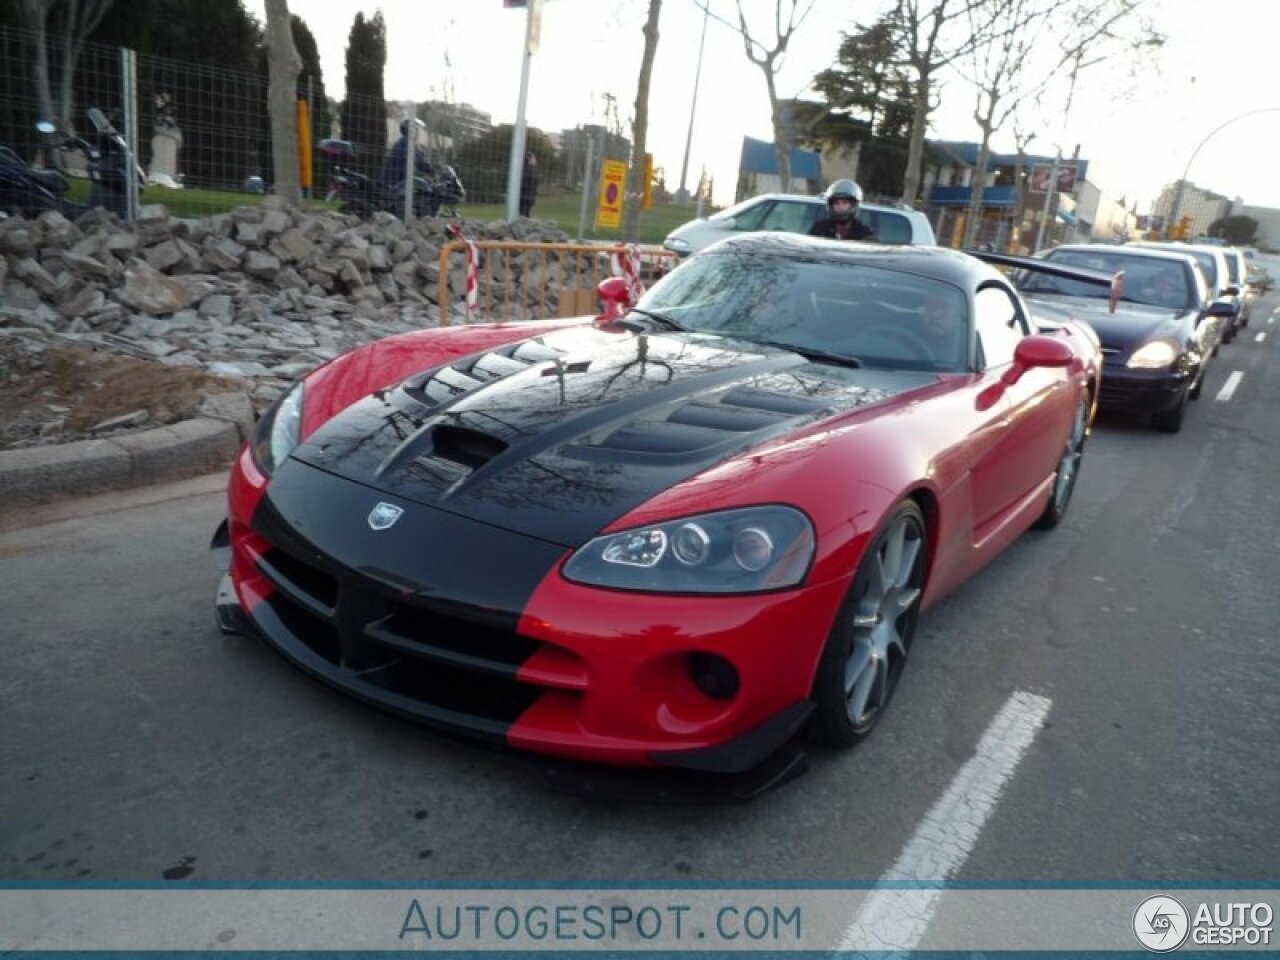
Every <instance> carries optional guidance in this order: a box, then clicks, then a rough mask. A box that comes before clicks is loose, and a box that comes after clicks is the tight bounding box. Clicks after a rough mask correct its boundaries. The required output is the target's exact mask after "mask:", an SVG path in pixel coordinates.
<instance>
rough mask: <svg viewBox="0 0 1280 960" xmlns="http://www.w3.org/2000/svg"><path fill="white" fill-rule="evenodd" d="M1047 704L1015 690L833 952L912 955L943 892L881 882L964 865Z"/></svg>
mask: <svg viewBox="0 0 1280 960" xmlns="http://www.w3.org/2000/svg"><path fill="white" fill-rule="evenodd" d="M1052 703H1053V702H1052V701H1051V700H1049V699H1047V698H1045V697H1038V696H1036V695H1035V694H1032V693H1024V692H1023V691H1021V690H1019V691H1017V692H1015V693H1014V694H1013V696H1011V697H1010V698H1009V699H1008V700H1007V701H1005V705H1004V706H1003V707H1001V709H1000V712H999V713H998V714H996V716H995V719H994V720H992V721H991V724H990V726H988V727H987V729H986V732H985V733H983V735H982V739H981V740H979V741H978V746H977V749H976V751H975V752H974V755H973V756H972V757H970V758H969V760H968V761H966V762H965V765H964V766H962V767H961V768H960V770H959V771H958V772H957V773H956V775H955V777H954V779H952V781H951V785H950V786H949V787H947V790H946V792H945V793H944V794H943V795H942V796H941V797H940V798H939V799H938V801H937V803H935V804H934V805H933V806H932V807H931V808H930V809H929V812H928V813H926V814H925V815H924V819H923V820H922V821H921V822H920V825H919V826H918V827H916V830H915V833H913V834H912V835H911V839H910V840H909V841H908V843H907V845H906V846H905V847H904V848H903V849H902V853H901V854H900V855H899V856H898V859H897V860H896V861H895V862H894V864H893V866H892V867H890V868H889V870H888V871H887V872H886V873H885V875H884V876H883V877H881V878H880V883H881V885H882V886H881V887H878V888H877V889H875V890H872V891H871V893H870V894H869V895H868V896H867V899H866V900H864V901H863V903H862V906H861V907H859V909H858V912H857V914H855V915H854V918H853V921H852V922H851V923H850V924H849V926H848V927H847V928H845V931H844V934H843V935H842V936H841V938H840V945H839V947H838V949H839V950H840V951H843V952H848V951H858V952H862V951H880V950H913V949H915V947H916V945H917V944H918V943H919V942H920V940H921V938H923V937H924V934H925V931H926V930H928V928H929V921H930V920H931V919H932V918H933V912H934V910H935V909H936V908H937V903H938V899H939V897H941V895H942V890H940V889H938V888H936V887H934V888H928V889H896V890H895V889H885V888H884V886H883V885H885V884H895V883H898V884H912V883H921V882H928V883H938V882H940V881H943V880H949V879H951V878H952V877H954V876H955V875H956V873H957V872H959V870H960V868H961V867H962V866H964V862H965V861H966V860H967V859H968V858H969V854H970V852H971V851H972V850H973V847H974V845H975V844H976V843H977V842H978V836H979V835H980V834H981V833H982V828H983V826H984V825H985V824H986V822H987V819H988V818H989V817H990V816H991V814H992V812H993V811H994V810H995V808H996V804H997V803H998V802H999V800H1000V794H1001V793H1003V792H1004V788H1005V787H1006V786H1007V785H1008V783H1009V781H1010V779H1012V777H1013V774H1014V771H1015V770H1017V768H1018V764H1019V763H1020V762H1021V760H1022V758H1023V756H1024V755H1025V754H1026V752H1027V749H1028V748H1029V747H1030V746H1031V743H1032V741H1033V740H1035V736H1036V731H1038V730H1039V729H1040V727H1041V725H1042V724H1043V723H1044V718H1045V717H1046V716H1047V715H1048V713H1049V707H1050V706H1052Z"/></svg>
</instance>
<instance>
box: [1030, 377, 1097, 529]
mask: <svg viewBox="0 0 1280 960" xmlns="http://www.w3.org/2000/svg"><path fill="white" fill-rule="evenodd" d="M1088 434H1089V397H1088V395H1087V394H1086V395H1085V396H1083V397H1081V398H1080V403H1079V404H1078V405H1077V406H1076V415H1075V417H1073V418H1072V420H1071V432H1070V433H1068V434H1067V445H1066V447H1065V448H1064V449H1063V451H1062V457H1061V458H1060V459H1059V460H1058V469H1057V470H1055V471H1054V474H1053V491H1052V492H1051V493H1050V494H1049V502H1048V503H1047V504H1045V507H1044V513H1042V514H1040V516H1039V518H1038V519H1037V520H1036V522H1035V526H1036V527H1037V528H1039V529H1041V530H1052V529H1053V528H1054V527H1056V526H1057V525H1058V524H1060V523H1061V522H1062V518H1063V517H1065V516H1066V515H1067V506H1068V505H1069V504H1070V503H1071V494H1072V493H1074V492H1075V489H1076V477H1077V476H1078V475H1079V473H1080V461H1081V459H1082V458H1083V457H1084V441H1085V438H1086V437H1087V436H1088Z"/></svg>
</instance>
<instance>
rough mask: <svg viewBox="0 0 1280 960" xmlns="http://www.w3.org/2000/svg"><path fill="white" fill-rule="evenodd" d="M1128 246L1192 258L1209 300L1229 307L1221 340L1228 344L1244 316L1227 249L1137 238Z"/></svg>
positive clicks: (1239, 287)
mask: <svg viewBox="0 0 1280 960" xmlns="http://www.w3.org/2000/svg"><path fill="white" fill-rule="evenodd" d="M1127 246H1132V247H1146V248H1149V249H1152V250H1168V251H1170V252H1171V253H1181V254H1185V255H1186V256H1189V257H1191V258H1192V259H1194V260H1195V262H1196V263H1197V264H1198V265H1199V266H1200V269H1201V270H1202V271H1203V272H1204V279H1205V282H1206V283H1207V284H1208V286H1209V299H1210V300H1221V301H1222V302H1223V303H1225V304H1227V305H1228V306H1230V308H1231V310H1230V312H1229V313H1224V314H1222V316H1223V317H1224V320H1223V324H1222V326H1223V329H1222V342H1223V343H1231V341H1233V340H1235V338H1236V334H1237V333H1239V332H1240V328H1241V327H1243V326H1244V319H1243V313H1242V308H1243V304H1242V302H1241V293H1242V290H1243V287H1242V285H1241V284H1239V283H1238V282H1236V281H1235V280H1233V279H1232V277H1231V266H1230V263H1229V262H1228V260H1227V248H1226V247H1219V246H1214V245H1211V244H1196V243H1178V242H1176V241H1174V242H1168V243H1166V242H1163V241H1154V240H1151V241H1148V240H1142V241H1137V242H1134V243H1131V244H1127Z"/></svg>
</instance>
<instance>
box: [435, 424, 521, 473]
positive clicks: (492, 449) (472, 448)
mask: <svg viewBox="0 0 1280 960" xmlns="http://www.w3.org/2000/svg"><path fill="white" fill-rule="evenodd" d="M506 449H507V445H506V443H505V442H503V441H502V440H499V439H498V438H497V437H492V436H490V435H489V434H487V433H481V432H480V431H479V430H468V429H467V428H466V427H454V426H449V425H447V424H440V425H438V426H436V427H434V428H433V429H432V431H431V453H430V454H429V456H432V457H436V458H438V459H440V460H448V461H450V462H452V463H457V464H461V465H462V466H464V467H469V468H471V469H472V470H476V469H479V468H480V467H482V466H484V465H485V464H486V463H488V462H489V461H490V460H492V459H493V458H494V457H496V456H498V455H499V454H501V453H502V452H503V451H504V450H506Z"/></svg>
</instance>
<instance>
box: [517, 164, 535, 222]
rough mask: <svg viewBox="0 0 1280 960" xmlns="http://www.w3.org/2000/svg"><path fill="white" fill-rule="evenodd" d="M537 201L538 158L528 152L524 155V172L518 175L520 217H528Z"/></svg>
mask: <svg viewBox="0 0 1280 960" xmlns="http://www.w3.org/2000/svg"><path fill="white" fill-rule="evenodd" d="M537 199H538V158H537V157H536V156H535V155H534V152H533V151H532V150H530V151H529V152H528V153H526V154H525V155H524V170H523V172H522V173H521V174H520V216H522V217H527V216H529V215H530V214H531V213H532V212H533V203H534V201H535V200H537Z"/></svg>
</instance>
